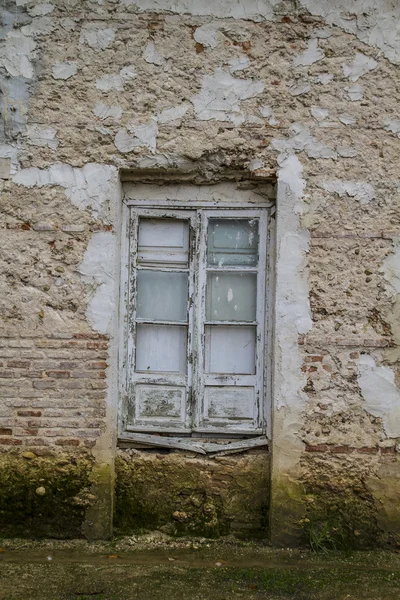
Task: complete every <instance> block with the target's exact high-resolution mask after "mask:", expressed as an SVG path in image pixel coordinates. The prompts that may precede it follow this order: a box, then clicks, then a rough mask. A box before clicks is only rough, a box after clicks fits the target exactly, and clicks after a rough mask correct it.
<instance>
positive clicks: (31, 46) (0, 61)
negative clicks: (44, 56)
mask: <svg viewBox="0 0 400 600" xmlns="http://www.w3.org/2000/svg"><path fill="white" fill-rule="evenodd" d="M35 48H36V42H35V41H34V40H32V39H31V38H30V37H28V36H27V35H24V34H23V33H21V31H18V30H15V31H9V32H8V33H7V36H6V39H5V41H4V43H3V44H2V45H1V46H0V66H3V67H4V68H5V69H6V70H7V72H8V73H9V74H10V75H11V76H12V77H19V76H22V77H25V78H26V79H32V78H33V74H34V69H33V64H32V60H33V58H34V57H35Z"/></svg>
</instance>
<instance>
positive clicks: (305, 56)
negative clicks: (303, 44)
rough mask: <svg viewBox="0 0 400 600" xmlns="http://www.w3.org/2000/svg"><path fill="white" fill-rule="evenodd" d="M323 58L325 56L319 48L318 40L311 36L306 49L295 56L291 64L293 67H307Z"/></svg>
mask: <svg viewBox="0 0 400 600" xmlns="http://www.w3.org/2000/svg"><path fill="white" fill-rule="evenodd" d="M323 58H325V54H324V53H323V52H322V50H321V48H319V47H318V40H317V39H316V38H312V39H311V40H309V42H308V46H307V48H306V50H304V52H302V53H301V54H299V55H298V56H296V57H295V59H294V61H293V65H294V66H295V67H299V66H304V67H307V66H310V65H313V64H314V63H316V62H318V61H319V60H322V59H323Z"/></svg>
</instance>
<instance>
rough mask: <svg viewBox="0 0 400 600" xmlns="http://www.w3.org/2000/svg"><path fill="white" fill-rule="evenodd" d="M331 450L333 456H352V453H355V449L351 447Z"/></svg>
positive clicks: (331, 447)
mask: <svg viewBox="0 0 400 600" xmlns="http://www.w3.org/2000/svg"><path fill="white" fill-rule="evenodd" d="M329 450H330V452H332V453H333V454H350V452H353V448H351V447H350V446H330V448H329Z"/></svg>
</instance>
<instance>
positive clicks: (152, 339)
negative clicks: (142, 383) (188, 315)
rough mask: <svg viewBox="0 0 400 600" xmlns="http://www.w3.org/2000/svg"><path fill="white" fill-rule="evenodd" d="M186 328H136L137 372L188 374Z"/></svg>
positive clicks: (149, 326)
mask: <svg viewBox="0 0 400 600" xmlns="http://www.w3.org/2000/svg"><path fill="white" fill-rule="evenodd" d="M186 338H187V328H186V326H185V325H184V326H179V325H145V324H143V323H138V324H137V328H136V371H141V372H143V371H144V372H160V371H162V372H167V373H186Z"/></svg>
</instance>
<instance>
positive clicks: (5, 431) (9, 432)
mask: <svg viewBox="0 0 400 600" xmlns="http://www.w3.org/2000/svg"><path fill="white" fill-rule="evenodd" d="M0 435H12V429H9V428H8V427H0Z"/></svg>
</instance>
